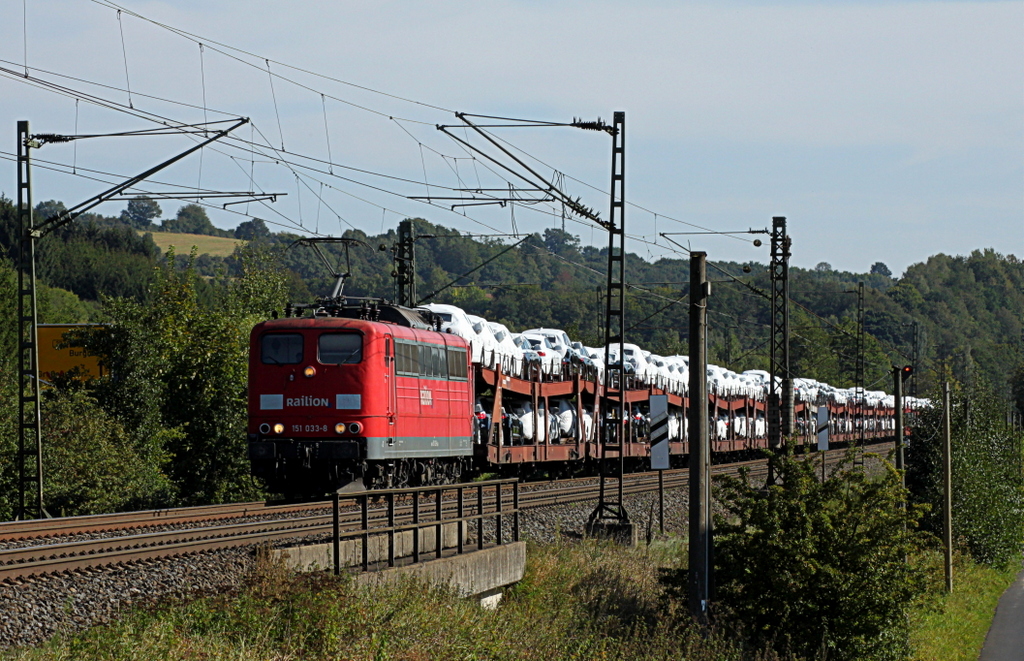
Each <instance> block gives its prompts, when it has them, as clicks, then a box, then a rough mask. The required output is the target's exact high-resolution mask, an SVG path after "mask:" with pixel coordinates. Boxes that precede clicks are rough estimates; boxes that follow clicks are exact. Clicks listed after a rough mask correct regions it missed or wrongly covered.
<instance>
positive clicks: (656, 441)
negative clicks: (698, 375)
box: [649, 395, 669, 532]
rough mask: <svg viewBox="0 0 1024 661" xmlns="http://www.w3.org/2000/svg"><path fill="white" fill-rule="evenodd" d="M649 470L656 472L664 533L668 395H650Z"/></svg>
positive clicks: (659, 518)
mask: <svg viewBox="0 0 1024 661" xmlns="http://www.w3.org/2000/svg"><path fill="white" fill-rule="evenodd" d="M649 401H650V406H651V437H650V438H651V470H656V471H658V527H659V530H660V531H661V532H665V471H666V470H668V468H669V452H668V450H669V447H668V395H651V398H650V400H649Z"/></svg>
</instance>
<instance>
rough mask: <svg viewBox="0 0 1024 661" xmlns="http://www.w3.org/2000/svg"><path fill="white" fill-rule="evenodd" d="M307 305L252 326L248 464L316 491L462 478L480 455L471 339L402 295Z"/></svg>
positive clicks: (277, 481)
mask: <svg viewBox="0 0 1024 661" xmlns="http://www.w3.org/2000/svg"><path fill="white" fill-rule="evenodd" d="M311 311H312V312H313V315H312V316H300V317H292V316H291V314H290V313H291V312H292V310H289V311H288V313H289V314H287V315H286V317H285V318H283V319H274V320H270V321H265V322H263V323H260V324H257V325H256V326H255V327H254V328H253V330H252V334H251V337H250V345H249V459H250V461H251V464H252V472H253V475H255V476H256V477H258V478H261V479H262V480H263V481H264V482H265V483H266V485H267V487H268V488H269V489H270V490H271V491H274V492H277V493H285V494H310V495H316V494H322V493H325V492H328V491H333V490H335V489H339V488H344V487H346V486H348V485H350V486H351V488H353V489H362V488H363V487H364V486H365V487H366V488H375V487H377V488H379V487H398V486H405V485H416V484H427V483H437V482H442V483H443V482H454V481H457V480H458V479H459V477H460V476H461V474H462V472H463V470H464V469H466V468H468V467H469V466H470V465H471V462H472V455H473V444H472V438H473V417H472V402H473V395H472V391H473V383H472V370H471V366H470V362H469V351H468V345H467V343H466V341H465V340H464V339H462V338H461V337H458V336H457V335H451V334H448V333H441V332H438V331H437V330H435V329H436V326H435V325H433V324H432V323H431V321H430V320H429V319H425V318H424V317H423V316H421V314H420V313H419V312H418V311H416V310H411V309H408V308H400V307H398V306H392V305H387V304H374V305H372V306H370V305H366V304H363V305H361V306H349V307H345V306H332V307H329V308H314V309H312V310H311ZM298 314H300V315H301V314H303V312H302V311H301V310H299V311H298Z"/></svg>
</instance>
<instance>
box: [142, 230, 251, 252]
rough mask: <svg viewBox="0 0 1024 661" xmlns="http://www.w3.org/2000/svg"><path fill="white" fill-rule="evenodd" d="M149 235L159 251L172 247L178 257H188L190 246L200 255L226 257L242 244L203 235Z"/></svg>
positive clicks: (168, 233)
mask: <svg viewBox="0 0 1024 661" xmlns="http://www.w3.org/2000/svg"><path fill="white" fill-rule="evenodd" d="M139 234H144V232H141V231H140V232H139ZM149 234H152V235H153V242H154V243H156V245H157V246H158V247H159V248H160V250H162V251H164V252H167V249H168V248H169V247H170V246H174V247H175V248H176V249H177V253H178V254H179V255H188V253H189V251H190V250H191V249H192V246H195V247H196V248H197V250H198V251H199V254H200V255H213V256H214V257H227V256H229V255H231V254H232V253H233V252H235V246H237V245H238V244H240V243H244V242H243V241H241V240H240V239H230V238H228V237H226V236H207V235H205V234H179V233H176V232H149Z"/></svg>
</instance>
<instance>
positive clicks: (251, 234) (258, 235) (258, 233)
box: [235, 218, 270, 241]
mask: <svg viewBox="0 0 1024 661" xmlns="http://www.w3.org/2000/svg"><path fill="white" fill-rule="evenodd" d="M269 236H270V230H268V229H267V224H266V223H264V222H263V221H262V220H260V219H259V218H253V219H252V220H243V221H242V222H240V223H238V227H237V228H235V238H236V239H242V240H244V241H255V240H256V239H265V238H267V237H269Z"/></svg>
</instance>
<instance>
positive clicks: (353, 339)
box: [319, 333, 363, 365]
mask: <svg viewBox="0 0 1024 661" xmlns="http://www.w3.org/2000/svg"><path fill="white" fill-rule="evenodd" d="M319 350H320V362H321V363H323V364H324V365H353V364H355V363H358V362H360V361H361V360H362V359H363V336H362V335H359V334H357V333H324V334H323V335H321V336H320V344H319Z"/></svg>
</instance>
